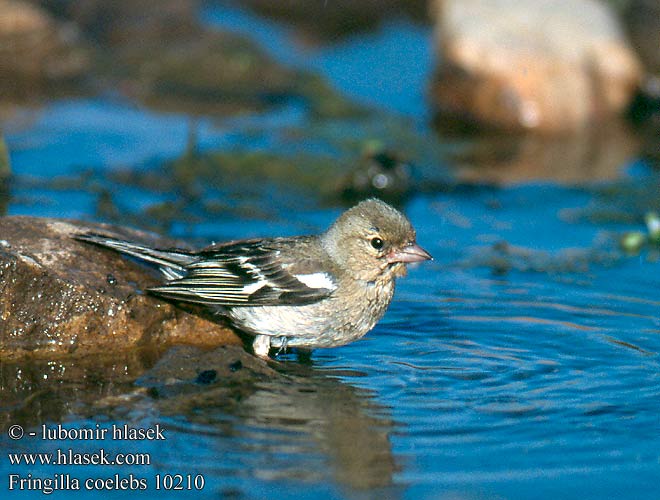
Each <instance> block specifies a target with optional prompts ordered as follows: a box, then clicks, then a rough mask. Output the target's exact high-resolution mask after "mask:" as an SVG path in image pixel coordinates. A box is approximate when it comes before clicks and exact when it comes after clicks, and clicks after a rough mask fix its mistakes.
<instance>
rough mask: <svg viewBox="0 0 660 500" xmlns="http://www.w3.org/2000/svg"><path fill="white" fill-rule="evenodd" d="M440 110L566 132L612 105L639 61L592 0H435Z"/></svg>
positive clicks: (625, 92)
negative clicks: (522, 0)
mask: <svg viewBox="0 0 660 500" xmlns="http://www.w3.org/2000/svg"><path fill="white" fill-rule="evenodd" d="M432 10H433V13H434V14H435V19H436V27H435V37H436V46H437V52H438V59H439V63H438V69H437V72H436V78H435V81H434V84H433V88H432V96H433V98H434V100H435V104H436V105H437V108H438V111H439V112H440V113H441V114H446V115H449V116H450V117H454V118H458V119H460V120H465V121H467V122H471V123H474V124H476V125H479V126H484V127H492V128H500V129H506V130H514V131H525V130H533V131H537V132H541V133H562V132H571V131H575V130H578V129H582V128H585V127H586V126H588V125H589V124H590V123H594V122H598V121H601V120H604V119H606V118H608V117H610V116H612V115H615V114H617V113H620V112H621V111H622V110H623V109H624V108H625V107H626V106H627V105H628V103H629V101H630V99H631V97H632V94H633V92H634V91H635V89H636V88H637V86H638V84H639V82H640V79H641V67H640V64H639V62H638V60H637V58H636V56H635V54H634V52H633V51H632V50H631V49H630V47H629V46H628V43H627V42H626V40H625V38H624V36H623V34H622V31H621V29H620V27H619V25H618V23H617V21H616V19H615V18H614V16H613V15H612V14H611V12H610V11H609V10H608V9H607V8H606V6H604V5H603V4H600V3H598V2H596V1H594V0H527V1H525V2H519V1H515V0H435V1H434V2H433V3H432Z"/></svg>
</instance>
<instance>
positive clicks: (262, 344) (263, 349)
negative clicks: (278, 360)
mask: <svg viewBox="0 0 660 500" xmlns="http://www.w3.org/2000/svg"><path fill="white" fill-rule="evenodd" d="M252 350H253V351H254V354H256V355H257V356H259V357H260V358H263V359H268V351H270V335H257V336H256V337H254V342H252Z"/></svg>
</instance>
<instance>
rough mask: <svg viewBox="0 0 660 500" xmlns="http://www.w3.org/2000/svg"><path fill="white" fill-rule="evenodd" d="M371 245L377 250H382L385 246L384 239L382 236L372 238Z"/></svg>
mask: <svg viewBox="0 0 660 500" xmlns="http://www.w3.org/2000/svg"><path fill="white" fill-rule="evenodd" d="M371 246H372V247H374V248H375V249H376V250H380V249H382V248H383V240H381V239H380V238H371Z"/></svg>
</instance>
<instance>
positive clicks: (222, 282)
mask: <svg viewBox="0 0 660 500" xmlns="http://www.w3.org/2000/svg"><path fill="white" fill-rule="evenodd" d="M312 260H314V259H312ZM318 260H319V262H318V263H316V262H310V259H309V258H306V259H305V262H304V263H303V264H301V262H300V260H296V259H294V258H293V257H292V256H291V255H290V254H289V252H287V250H286V248H281V245H272V244H269V243H268V242H264V241H245V242H236V243H232V244H228V245H223V246H220V247H216V248H214V249H212V250H207V251H203V252H200V253H199V254H197V259H196V260H195V261H194V262H192V263H190V264H187V265H186V266H185V270H186V274H185V276H182V277H180V278H177V279H173V280H171V281H168V282H166V283H165V284H163V285H161V286H157V287H153V288H150V289H149V291H150V292H152V293H155V294H158V295H161V296H163V297H167V298H170V299H175V300H180V301H185V302H194V303H199V304H206V305H217V306H230V307H237V306H254V305H303V304H310V303H313V302H316V301H318V300H320V299H322V298H325V297H328V296H329V295H330V294H331V293H332V292H333V291H334V290H335V288H336V283H335V279H334V277H333V275H332V273H330V272H328V271H322V270H319V269H323V267H322V262H320V259H318ZM310 269H313V270H314V272H309V270H310Z"/></svg>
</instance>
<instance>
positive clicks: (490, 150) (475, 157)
mask: <svg viewBox="0 0 660 500" xmlns="http://www.w3.org/2000/svg"><path fill="white" fill-rule="evenodd" d="M438 126H439V127H440V124H438ZM439 133H440V134H441V135H442V134H443V131H442V128H441V127H440V132H439ZM639 149H640V139H639V136H638V135H635V134H634V133H633V132H632V131H631V130H630V129H629V126H628V125H627V124H626V123H623V122H620V121H612V122H611V123H609V124H608V126H605V127H598V128H593V129H591V130H588V131H585V132H584V133H582V134H576V135H572V136H570V137H539V136H532V135H529V136H524V137H517V136H502V135H497V136H493V135H481V136H479V137H477V138H475V139H474V141H469V147H468V148H467V150H464V151H462V152H461V151H459V152H457V153H456V154H455V157H454V158H453V159H452V161H451V163H455V165H456V168H457V172H458V177H459V179H461V180H463V181H468V182H475V181H476V182H493V183H497V184H517V183H525V182H533V181H538V180H554V181H557V182H560V183H564V184H575V183H588V182H593V181H596V180H612V179H616V178H618V177H621V175H622V174H623V172H622V168H621V167H622V165H626V164H628V163H629V162H630V161H631V160H632V159H633V157H634V156H635V155H636V154H637V153H638V152H639Z"/></svg>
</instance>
